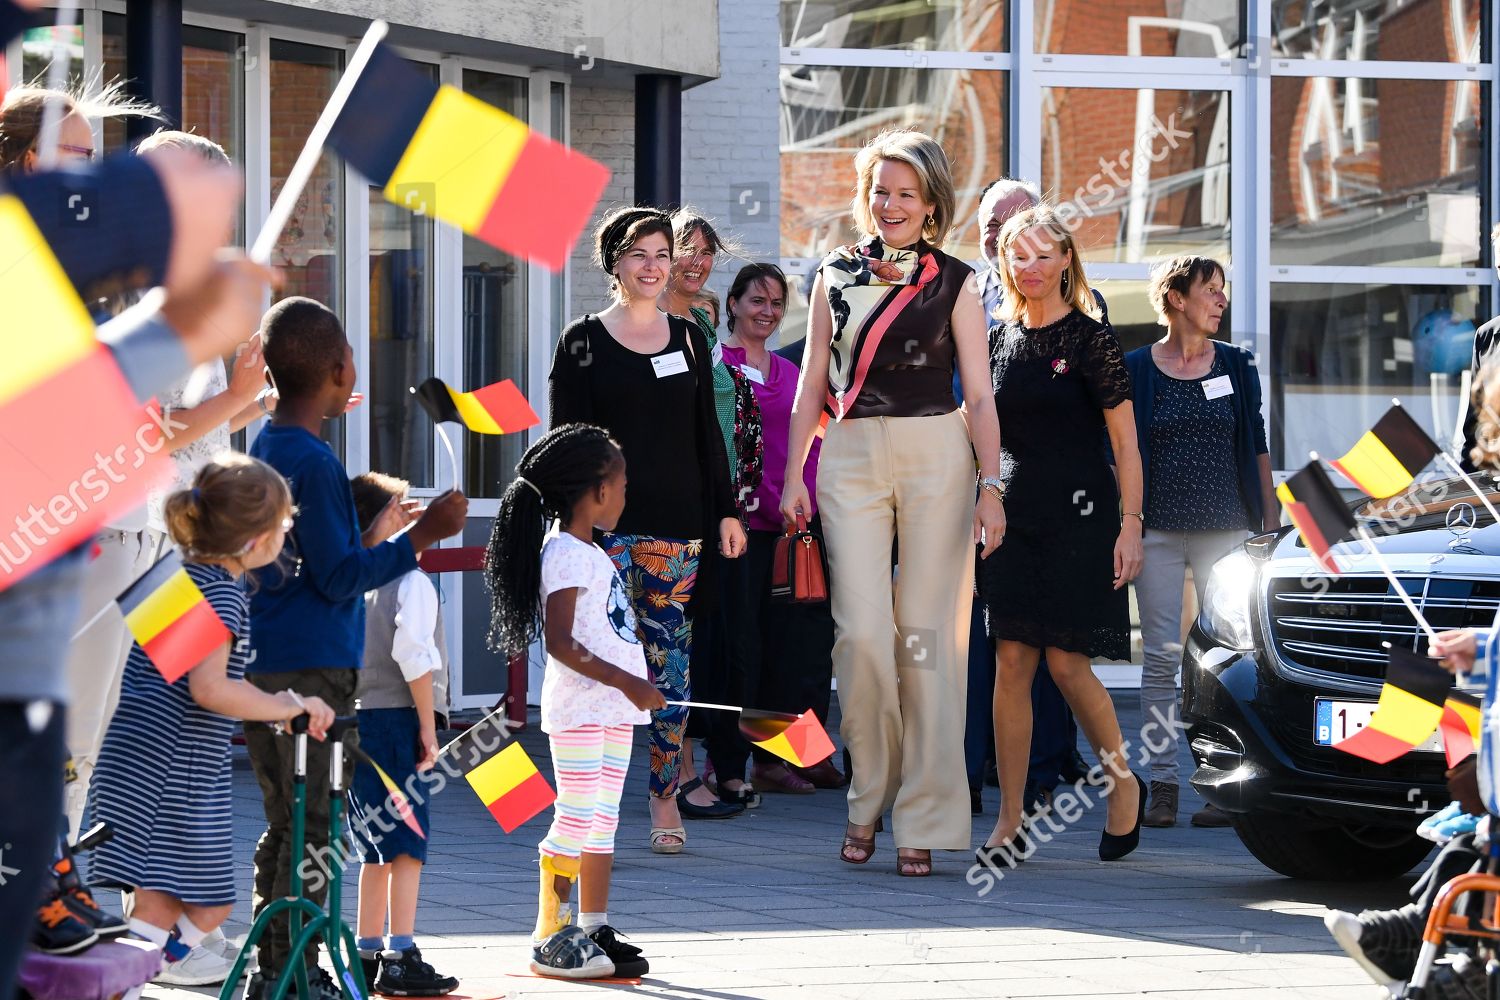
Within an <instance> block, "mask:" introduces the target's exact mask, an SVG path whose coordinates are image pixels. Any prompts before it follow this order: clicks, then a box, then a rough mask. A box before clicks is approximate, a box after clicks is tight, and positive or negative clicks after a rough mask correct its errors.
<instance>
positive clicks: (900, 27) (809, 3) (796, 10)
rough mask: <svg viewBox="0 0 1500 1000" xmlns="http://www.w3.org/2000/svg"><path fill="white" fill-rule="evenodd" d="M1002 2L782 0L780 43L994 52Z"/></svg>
mask: <svg viewBox="0 0 1500 1000" xmlns="http://www.w3.org/2000/svg"><path fill="white" fill-rule="evenodd" d="M1007 6H1008V3H1007V0H923V2H919V3H911V2H910V0H781V44H782V45H785V46H788V47H791V48H820V49H918V50H921V51H924V52H933V51H937V52H999V51H1002V50H1003V49H1004V48H1005V45H1006V38H1005V14H1006V8H1007Z"/></svg>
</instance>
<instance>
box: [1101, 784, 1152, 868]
mask: <svg viewBox="0 0 1500 1000" xmlns="http://www.w3.org/2000/svg"><path fill="white" fill-rule="evenodd" d="M1130 776H1131V777H1132V778H1134V779H1135V784H1136V788H1137V789H1139V791H1140V805H1139V807H1138V808H1137V809H1136V811H1135V826H1134V827H1132V828H1131V830H1130V832H1129V833H1121V834H1114V833H1110V832H1109V830H1108V829H1107V828H1106V829H1105V831H1104V832H1103V833H1101V834H1099V860H1100V861H1119V860H1120V859H1121V858H1123V857H1124V856H1125V855H1127V854H1129V853H1130V852H1131V851H1133V850H1135V849H1136V848H1137V847H1139V846H1140V843H1141V822H1142V821H1143V820H1144V819H1145V818H1146V783H1145V782H1144V781H1142V780H1141V776H1140V775H1138V774H1136V773H1135V772H1134V771H1132V772H1130Z"/></svg>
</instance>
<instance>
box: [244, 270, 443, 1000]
mask: <svg viewBox="0 0 1500 1000" xmlns="http://www.w3.org/2000/svg"><path fill="white" fill-rule="evenodd" d="M261 338H262V344H263V350H264V356H265V360H266V366H267V367H268V368H269V369H270V372H271V378H272V379H273V380H274V382H275V385H276V389H277V394H278V396H279V397H280V399H279V401H278V403H277V406H276V414H275V417H274V418H273V419H272V421H271V424H270V425H269V426H268V427H266V428H264V429H263V430H262V431H261V432H260V434H259V435H258V436H257V437H256V439H255V443H254V445H253V446H252V447H251V449H250V454H251V455H253V456H255V457H256V458H259V459H261V460H262V461H264V462H266V463H267V464H269V465H270V466H271V467H272V468H274V469H276V471H278V472H280V473H281V474H282V475H283V476H285V477H286V479H287V481H288V482H289V483H290V484H291V487H292V500H293V502H295V504H296V505H297V521H296V527H294V528H293V529H292V531H291V533H290V534H288V536H287V542H286V549H285V550H284V551H283V553H282V559H281V562H280V564H279V565H278V564H273V565H271V566H268V567H266V568H265V569H263V570H259V571H257V572H256V573H255V574H254V575H255V577H256V580H255V587H254V590H253V592H252V596H251V599H250V627H251V641H252V643H253V647H254V650H255V655H254V658H253V660H252V661H251V663H250V666H249V668H248V671H247V678H248V679H249V680H250V682H251V683H253V684H255V685H256V686H257V687H260V688H261V689H263V690H266V691H281V690H283V689H287V688H294V689H296V690H297V691H299V692H302V693H305V694H316V695H317V696H318V697H320V698H322V699H323V700H324V701H326V702H327V703H328V704H329V705H331V706H332V707H333V710H334V711H335V712H336V713H338V714H339V715H351V714H353V712H354V694H355V689H356V686H357V679H358V674H357V671H358V669H359V666H360V663H361V661H362V659H363V656H364V636H365V622H364V607H365V604H364V595H365V592H366V591H368V590H374V589H376V588H378V587H381V586H383V585H384V584H386V583H388V582H390V581H391V580H395V579H397V578H399V577H401V576H402V575H404V574H406V573H409V572H411V571H412V570H414V569H416V567H417V553H418V552H420V551H422V550H423V549H425V548H428V547H430V546H432V545H434V544H436V543H437V542H439V541H441V540H442V539H444V538H448V537H449V536H452V535H456V534H458V533H459V532H460V531H462V530H463V527H464V518H465V517H466V516H467V514H468V500H467V499H466V498H465V497H464V495H463V494H462V493H459V492H457V491H454V492H452V493H446V494H444V495H443V496H440V497H438V498H437V499H436V500H434V501H433V502H432V504H431V506H429V507H428V508H427V510H426V511H425V512H424V513H423V514H422V515H421V517H420V518H419V519H418V520H417V522H416V523H415V524H413V525H412V526H411V530H410V531H408V532H406V533H405V534H404V535H401V536H400V537H397V538H390V535H391V534H392V533H393V532H394V531H395V530H396V529H397V528H399V527H401V526H402V524H403V522H404V520H405V519H406V518H407V517H408V516H409V515H408V514H407V512H406V508H405V507H404V506H403V505H401V504H399V503H393V504H391V505H390V506H389V507H388V508H387V510H385V511H382V512H381V515H380V516H379V517H377V518H376V522H375V524H374V525H372V526H371V529H370V531H368V532H365V533H363V534H362V533H361V532H360V529H359V520H358V517H357V515H356V514H355V510H354V495H353V493H352V491H351V490H350V487H349V474H348V473H347V472H346V471H345V470H344V465H343V463H342V462H340V461H339V459H338V456H336V455H335V454H334V452H333V449H332V448H330V447H329V446H328V445H327V444H326V443H325V442H324V441H323V440H322V439H321V437H320V436H319V432H320V431H321V430H322V426H323V422H324V421H325V420H331V419H333V418H335V417H337V416H339V415H340V414H342V413H343V412H344V410H345V409H346V408H347V407H348V404H349V396H350V394H351V393H352V392H353V391H354V383H355V369H354V351H353V349H352V348H351V347H350V346H349V341H348V339H347V338H346V337H345V336H344V330H343V327H342V326H341V325H340V323H339V320H338V317H337V316H335V315H334V314H333V312H332V311H330V310H329V309H328V308H327V307H326V306H324V305H323V304H322V303H319V302H315V301H313V300H312V299H307V298H301V297H295V296H294V297H292V298H287V299H283V300H282V301H280V302H278V303H276V304H275V305H273V306H272V307H271V309H270V311H269V312H267V313H266V315H265V318H264V319H263V320H262V321H261ZM384 539H389V540H388V541H387V540H384ZM245 743H246V746H247V748H248V749H249V753H250V763H251V766H252V767H253V768H254V770H255V777H256V780H257V781H258V782H259V783H260V788H261V795H262V797H263V798H264V800H265V813H266V824H267V829H266V832H265V833H264V834H263V835H262V836H261V838H260V843H259V844H258V845H257V846H256V849H255V896H254V905H255V910H256V912H257V913H258V912H259V911H260V909H261V907H263V906H264V905H265V904H266V903H268V902H269V901H271V900H273V899H275V898H277V897H279V896H286V895H288V894H289V893H290V878H291V872H292V867H293V865H294V864H300V863H302V859H301V858H298V859H296V860H295V861H294V860H293V859H292V857H291V847H292V845H291V808H292V765H293V760H292V741H291V740H289V739H285V738H283V737H280V736H278V735H276V734H275V733H274V731H273V730H272V729H271V727H270V726H268V725H265V724H262V723H246V724H245ZM328 759H329V747H328V746H327V745H326V744H321V743H312V744H310V745H309V749H308V755H307V826H306V831H307V833H306V845H307V854H306V857H307V858H308V859H310V866H309V868H304V869H303V872H304V875H305V876H307V875H310V876H311V877H310V878H305V879H304V883H303V895H305V896H306V897H307V898H309V899H311V900H313V901H314V902H316V903H318V904H319V905H322V903H323V899H324V896H325V895H326V892H327V882H326V874H325V873H323V872H322V871H321V870H320V869H319V867H318V861H317V860H316V859H318V858H326V857H328V851H327V845H328ZM290 950H291V941H290V939H289V937H288V925H287V921H286V919H285V918H284V917H283V918H282V919H279V920H276V921H273V922H272V924H271V926H270V927H269V928H268V929H267V932H266V934H265V936H264V937H263V938H261V941H260V968H261V971H260V973H259V974H258V975H257V976H256V977H254V978H252V980H251V982H250V986H249V988H248V989H247V990H246V1000H257V998H258V997H259V996H260V995H261V992H262V991H264V990H265V989H267V988H268V987H269V986H270V985H272V984H274V983H275V982H276V979H277V977H278V976H279V975H280V974H281V971H282V969H283V967H284V966H285V965H286V962H287V960H288V959H289V958H291V957H292V956H290V955H289V954H288V952H289V951H290ZM303 957H304V959H305V961H306V964H307V968H308V970H309V974H310V978H309V984H310V986H311V987H312V989H313V993H314V996H313V997H312V998H303V1000H324V998H325V997H327V998H328V1000H335V998H337V997H338V996H339V995H340V991H339V988H338V987H337V986H336V985H335V984H334V983H333V981H332V979H331V978H330V977H329V976H328V974H327V973H326V972H323V971H321V970H317V946H316V945H312V946H309V948H308V949H307V952H306V954H305V955H304V956H303Z"/></svg>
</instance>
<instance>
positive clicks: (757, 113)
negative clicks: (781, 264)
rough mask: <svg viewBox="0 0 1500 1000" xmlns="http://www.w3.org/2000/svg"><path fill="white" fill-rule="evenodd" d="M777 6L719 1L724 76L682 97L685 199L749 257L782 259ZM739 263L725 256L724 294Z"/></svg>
mask: <svg viewBox="0 0 1500 1000" xmlns="http://www.w3.org/2000/svg"><path fill="white" fill-rule="evenodd" d="M777 9H778V5H777V4H775V3H771V2H769V0H757V2H754V3H746V2H745V0H719V69H720V76H719V79H717V80H713V81H711V82H709V83H705V84H702V85H701V86H698V87H694V88H693V89H691V90H689V91H687V92H685V93H684V94H683V95H682V195H683V200H684V201H685V202H687V203H688V204H691V205H693V206H694V207H696V208H698V209H699V210H700V211H702V212H703V213H704V214H705V215H707V216H708V217H710V218H712V219H714V220H716V221H718V222H720V223H722V224H723V225H722V226H721V227H720V228H721V229H723V230H727V231H728V232H729V233H731V234H732V235H733V236H734V237H735V238H736V239H737V240H738V241H739V242H740V243H741V244H742V245H743V247H744V250H745V255H746V256H747V257H749V258H750V259H751V260H775V259H777V257H779V256H780V252H779V249H778V245H779V242H780V226H781V217H780V212H779V207H780V204H781V150H780V145H779V142H778V138H777V116H778V112H779V108H780V96H779V94H778V92H777V74H778V72H779V64H780V60H781V49H780V46H779V35H780V27H779V25H778V21H777V16H778V12H777ZM738 268H739V262H738V261H734V260H729V259H726V258H722V257H721V258H720V259H719V262H718V265H717V268H716V270H715V272H714V274H713V276H712V277H711V278H710V279H709V287H711V288H713V289H714V290H715V291H717V292H718V293H719V294H720V295H722V294H723V293H724V292H725V290H727V289H728V287H729V283H730V282H731V281H732V280H733V279H734V272H735V271H737V270H738Z"/></svg>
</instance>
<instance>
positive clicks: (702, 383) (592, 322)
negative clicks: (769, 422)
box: [548, 314, 738, 550]
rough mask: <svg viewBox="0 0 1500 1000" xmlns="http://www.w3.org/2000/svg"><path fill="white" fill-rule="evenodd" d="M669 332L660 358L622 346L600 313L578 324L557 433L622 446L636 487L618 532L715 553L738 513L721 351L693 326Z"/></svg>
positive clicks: (555, 364) (564, 359) (571, 329)
mask: <svg viewBox="0 0 1500 1000" xmlns="http://www.w3.org/2000/svg"><path fill="white" fill-rule="evenodd" d="M667 324H668V327H669V329H670V331H671V334H670V336H669V338H668V340H667V345H666V347H664V348H662V349H661V350H660V351H657V352H655V354H650V355H648V354H641V353H638V352H636V351H632V350H631V349H629V348H628V347H625V346H624V345H622V344H621V343H620V342H619V341H617V340H615V338H614V337H613V336H611V335H610V333H609V331H608V330H607V329H605V327H604V324H603V323H602V322H601V321H600V320H599V318H598V317H597V316H594V315H592V314H587V315H585V316H583V317H582V318H580V319H577V320H574V321H573V322H572V323H571V324H569V326H568V327H567V329H565V330H563V332H562V336H561V337H560V338H559V339H558V342H557V353H556V355H554V357H553V359H552V372H551V374H550V375H549V376H548V405H549V408H550V411H551V412H550V420H551V426H553V427H557V426H560V425H562V424H566V423H572V422H574V421H581V422H584V423H591V424H597V425H599V426H600V427H603V428H605V429H606V430H608V431H609V432H610V434H611V435H613V437H614V439H615V440H616V441H618V442H620V448H621V450H623V451H624V453H625V463H626V467H627V469H628V473H629V476H630V488H629V490H628V491H627V493H626V499H625V510H624V512H623V513H622V514H621V515H620V522H619V524H618V525H617V526H616V528H615V531H616V532H618V533H620V534H626V535H653V536H656V537H660V538H675V539H690V538H702V539H704V544H705V546H706V547H707V548H709V549H710V550H713V549H716V548H717V547H718V537H719V532H718V523H719V521H720V520H721V519H722V518H726V517H737V516H738V513H737V510H736V508H735V503H734V492H733V489H732V487H731V486H730V482H729V461H728V458H727V457H726V455H725V453H724V436H723V435H722V434H721V433H720V432H719V425H718V419H717V417H716V416H715V410H714V397H713V376H712V365H713V360H712V356H711V353H710V351H711V348H710V347H709V344H708V341H707V340H706V339H705V338H704V337H703V334H702V333H700V332H699V331H698V330H697V329H696V328H695V327H694V326H693V324H691V323H689V322H687V321H686V320H684V319H681V318H679V317H677V316H668V317H667ZM674 369H675V371H674ZM659 370H660V371H661V372H662V374H660V376H659V375H658V371H659ZM669 371H671V372H672V373H671V374H667V373H666V372H669Z"/></svg>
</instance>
